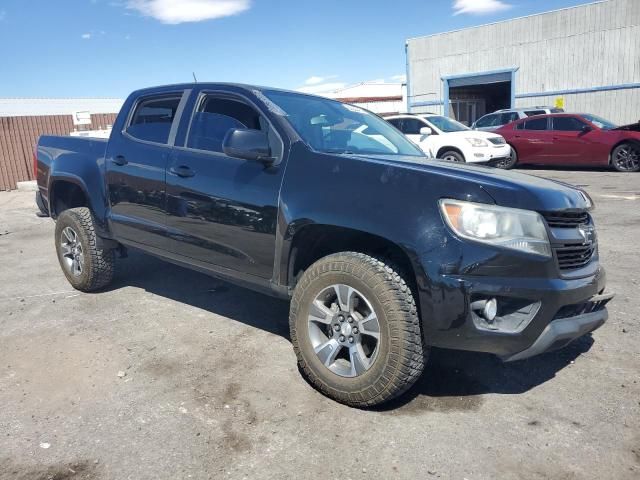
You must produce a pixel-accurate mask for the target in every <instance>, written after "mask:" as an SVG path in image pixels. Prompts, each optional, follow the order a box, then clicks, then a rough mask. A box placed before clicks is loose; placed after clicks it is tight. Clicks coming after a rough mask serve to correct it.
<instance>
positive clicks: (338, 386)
mask: <svg viewBox="0 0 640 480" xmlns="http://www.w3.org/2000/svg"><path fill="white" fill-rule="evenodd" d="M289 325H290V329H291V340H292V343H293V347H294V350H295V352H296V356H297V358H298V364H299V365H300V367H301V369H302V371H303V372H304V374H305V375H306V377H307V378H308V379H309V381H310V382H311V383H312V384H313V385H314V386H315V387H316V388H318V389H319V390H320V391H321V392H323V393H324V394H325V395H327V396H329V397H331V398H333V399H335V400H337V401H339V402H341V403H345V404H348V405H352V406H356V407H366V406H372V405H377V404H380V403H383V402H386V401H388V400H391V399H393V398H395V397H397V396H398V395H400V394H402V393H403V392H405V391H406V390H407V389H408V388H409V387H411V385H413V384H414V383H415V381H416V380H417V379H418V377H419V376H420V374H421V373H422V370H423V368H424V360H425V356H424V350H423V343H422V336H421V331H420V322H419V318H418V313H417V310H416V306H415V302H414V299H413V295H412V293H411V290H410V289H409V287H408V286H407V284H406V283H405V281H404V280H403V278H402V277H401V276H400V275H399V274H398V273H397V272H396V271H395V270H394V269H393V268H392V267H390V266H389V265H387V264H385V263H384V262H382V261H380V260H377V259H375V258H372V257H370V256H367V255H364V254H361V253H355V252H343V253H337V254H334V255H329V256H327V257H325V258H322V259H320V260H318V261H317V262H316V263H314V264H313V265H312V266H311V267H309V269H308V270H307V271H306V272H305V273H304V274H303V276H302V277H301V279H300V281H299V282H298V285H297V286H296V289H295V292H294V295H293V299H292V301H291V311H290V316H289Z"/></svg>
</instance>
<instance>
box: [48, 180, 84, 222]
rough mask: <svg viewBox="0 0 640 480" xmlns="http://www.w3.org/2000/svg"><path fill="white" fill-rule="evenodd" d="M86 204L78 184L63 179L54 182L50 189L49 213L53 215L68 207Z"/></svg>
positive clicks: (57, 214)
mask: <svg viewBox="0 0 640 480" xmlns="http://www.w3.org/2000/svg"><path fill="white" fill-rule="evenodd" d="M88 206H89V202H88V201H87V196H86V195H85V194H84V191H83V190H82V189H81V188H80V187H79V186H78V185H76V184H75V183H71V182H65V181H59V182H56V183H54V185H53V188H52V191H51V210H52V212H51V213H52V215H53V216H54V217H57V216H59V215H60V214H61V213H62V212H64V211H65V210H68V209H70V208H77V207H88Z"/></svg>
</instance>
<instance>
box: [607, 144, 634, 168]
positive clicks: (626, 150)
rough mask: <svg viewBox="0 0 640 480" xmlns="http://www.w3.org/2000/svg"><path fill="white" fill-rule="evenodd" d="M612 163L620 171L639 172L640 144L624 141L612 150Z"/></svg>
mask: <svg viewBox="0 0 640 480" xmlns="http://www.w3.org/2000/svg"><path fill="white" fill-rule="evenodd" d="M611 165H612V166H613V168H615V169H616V170H617V171H618V172H625V173H631V172H637V171H639V170H640V145H638V144H635V143H630V142H627V143H623V144H621V145H618V146H617V147H616V148H614V149H613V151H612V152H611Z"/></svg>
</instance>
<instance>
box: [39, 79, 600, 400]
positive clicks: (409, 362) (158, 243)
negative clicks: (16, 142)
mask: <svg viewBox="0 0 640 480" xmlns="http://www.w3.org/2000/svg"><path fill="white" fill-rule="evenodd" d="M364 132H366V133H364ZM36 168H37V178H38V187H39V192H38V195H39V196H40V198H41V200H42V202H43V204H44V205H46V210H47V211H48V212H50V214H51V216H52V217H53V218H54V219H55V220H56V228H55V245H56V249H57V255H58V259H59V261H60V265H61V267H62V270H63V272H64V274H65V275H66V277H67V279H68V280H69V282H70V283H71V285H73V286H74V287H75V288H76V289H78V290H81V291H95V290H99V289H100V288H103V287H105V286H106V285H108V284H109V283H110V282H111V280H112V277H113V272H114V263H115V261H116V254H117V253H118V252H123V250H124V249H125V248H128V247H133V248H137V249H140V250H142V251H144V252H148V253H151V254H153V255H157V256H159V257H161V258H164V259H166V260H168V261H171V262H174V263H178V264H180V265H184V266H186V267H188V268H192V269H195V270H199V271H202V272H205V273H207V274H210V275H213V276H216V277H220V278H223V279H226V280H229V281H231V282H235V283H238V284H240V285H244V286H247V287H250V288H253V289H256V290H259V291H262V292H265V293H267V294H270V295H276V296H279V297H282V298H285V299H290V304H291V307H290V318H289V324H290V330H291V341H292V343H293V347H294V350H295V352H296V355H297V358H298V362H299V365H300V367H301V370H302V371H303V372H304V374H305V375H306V376H307V377H308V378H309V379H310V381H311V382H312V383H313V384H314V385H315V386H316V387H317V388H318V389H319V390H321V391H322V392H324V393H325V394H326V395H328V396H330V397H332V398H334V399H336V400H338V401H340V402H344V403H346V404H349V405H354V406H369V405H375V404H379V403H381V402H385V401H387V400H390V399H392V398H394V397H397V396H398V395H400V394H401V393H402V392H404V391H405V390H407V389H408V388H409V387H410V386H411V385H412V384H413V383H414V382H415V381H416V379H417V378H418V377H419V376H420V374H421V372H422V370H423V368H424V365H425V362H426V358H427V355H426V354H427V351H428V349H429V347H431V346H438V347H446V348H454V349H464V350H474V351H481V352H491V353H494V354H497V355H499V356H500V357H501V358H502V359H504V360H518V359H522V358H527V357H530V356H532V355H536V354H539V353H542V352H545V351H547V350H550V349H555V348H559V347H562V346H564V345H566V344H567V343H569V342H570V341H572V340H573V339H575V338H577V337H579V336H581V335H584V334H586V333H588V332H590V331H592V330H594V329H596V328H598V327H599V326H600V325H602V324H603V323H604V322H605V320H606V318H607V309H606V307H605V305H606V303H607V302H608V301H609V300H610V299H611V297H612V296H611V295H606V294H604V293H603V292H604V288H605V272H604V269H603V268H602V267H601V266H600V263H599V257H598V242H597V237H596V233H595V228H594V224H593V219H592V217H591V214H590V213H589V212H590V209H591V208H592V203H591V201H590V199H589V197H588V196H587V194H586V193H585V192H583V191H581V190H579V189H576V188H572V187H570V186H567V185H564V184H560V183H555V182H552V181H547V180H543V179H539V178H535V177H530V176H527V175H522V174H517V173H511V172H501V171H498V170H495V169H487V168H481V167H472V166H466V165H455V164H447V163H445V162H437V161H430V160H428V159H426V158H425V157H424V156H423V154H422V152H421V151H420V150H419V149H418V147H417V146H415V145H414V144H412V143H411V142H409V141H408V140H406V138H405V137H404V136H403V135H402V134H401V133H400V132H399V131H398V130H396V129H395V128H394V127H392V126H391V125H389V124H388V123H387V122H385V121H384V120H382V119H381V118H379V117H377V116H375V115H373V114H371V113H369V112H367V111H366V110H362V109H360V108H358V107H354V106H351V105H345V104H342V103H339V102H336V101H333V100H329V99H325V98H320V97H314V96H309V95H304V94H301V93H296V92H288V91H282V90H275V89H269V88H261V87H252V86H243V85H235V84H203V83H199V84H189V85H173V86H166V87H158V88H150V89H146V90H140V91H137V92H135V93H133V94H132V95H131V96H130V97H129V98H128V100H127V101H126V102H125V104H124V106H123V109H122V111H121V112H120V114H119V115H118V118H117V120H116V122H115V125H114V128H113V133H112V134H111V138H110V139H109V140H108V142H107V141H100V140H93V139H85V138H70V137H50V136H45V137H41V138H40V141H39V144H38V149H37V160H36ZM237 361H238V362H241V361H243V359H242V357H239V358H238V359H237Z"/></svg>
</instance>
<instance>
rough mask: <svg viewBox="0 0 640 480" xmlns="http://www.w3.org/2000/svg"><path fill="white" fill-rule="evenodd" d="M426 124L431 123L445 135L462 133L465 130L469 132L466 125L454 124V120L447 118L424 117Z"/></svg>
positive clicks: (438, 116) (436, 116)
mask: <svg viewBox="0 0 640 480" xmlns="http://www.w3.org/2000/svg"><path fill="white" fill-rule="evenodd" d="M426 120H427V121H428V122H431V123H433V124H434V125H435V126H436V128H438V129H439V130H442V131H443V132H445V133H451V132H463V131H465V130H471V129H470V128H469V127H467V126H466V125H463V124H461V123H460V122H456V121H455V120H451V119H450V118H447V117H442V116H440V115H434V116H432V117H426Z"/></svg>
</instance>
